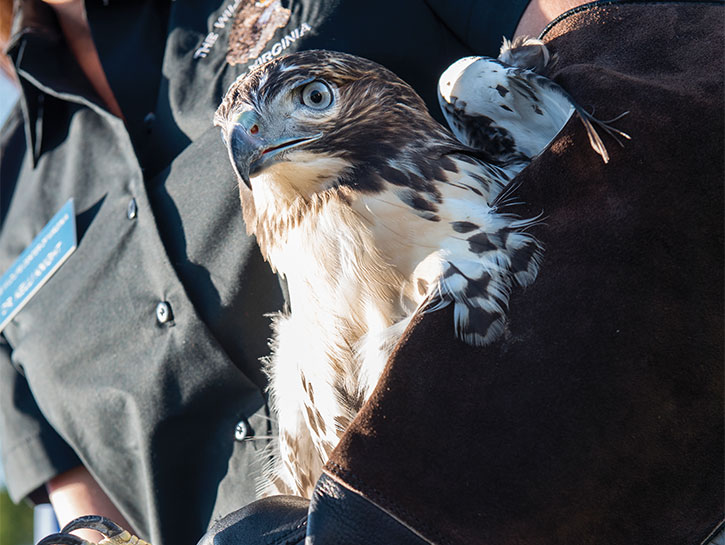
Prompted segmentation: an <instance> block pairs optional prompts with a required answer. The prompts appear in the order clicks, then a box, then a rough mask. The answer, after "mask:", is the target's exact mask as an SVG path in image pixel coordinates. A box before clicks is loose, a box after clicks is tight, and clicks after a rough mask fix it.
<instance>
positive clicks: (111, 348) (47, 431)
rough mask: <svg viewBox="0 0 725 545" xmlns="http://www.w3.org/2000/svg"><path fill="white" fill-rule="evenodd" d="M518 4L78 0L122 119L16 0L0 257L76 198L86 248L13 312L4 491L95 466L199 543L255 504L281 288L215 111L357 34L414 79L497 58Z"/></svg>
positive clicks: (356, 43)
mask: <svg viewBox="0 0 725 545" xmlns="http://www.w3.org/2000/svg"><path fill="white" fill-rule="evenodd" d="M526 3H527V2H525V1H518V2H511V3H508V4H507V5H506V6H505V7H500V6H499V3H498V2H484V1H475V0H466V1H464V0H460V1H456V2H451V1H450V0H429V1H422V0H400V1H398V2H388V1H382V0H372V1H368V2H359V1H341V0H338V1H325V2H321V1H315V0H300V1H297V0H290V1H288V2H279V1H271V2H270V1H267V2H264V3H262V2H260V3H255V2H253V1H252V0H225V1H223V2H220V1H219V0H210V1H199V2H162V1H153V2H150V1H139V0H104V1H101V0H87V1H86V10H87V14H88V19H89V23H90V27H91V31H92V33H93V37H94V41H95V42H96V45H97V48H98V52H99V56H100V59H101V62H102V64H103V67H104V70H105V72H106V75H107V78H108V81H109V83H110V86H111V88H112V89H113V92H114V94H115V96H116V98H117V100H118V102H119V104H120V107H121V109H122V111H123V112H124V116H125V123H124V121H122V120H120V119H118V118H116V117H115V116H113V115H112V114H110V113H109V112H108V111H107V110H106V108H105V107H104V105H103V104H102V102H101V101H100V99H99V97H98V96H97V95H96V94H95V92H94V91H93V89H92V88H91V86H90V85H89V83H88V82H87V81H86V79H85V77H84V76H83V74H82V72H81V71H80V69H79V67H78V65H77V64H76V61H75V59H74V57H73V56H72V55H71V53H70V51H69V49H68V48H67V46H66V44H65V42H64V40H63V38H62V35H61V33H60V31H59V28H58V25H57V21H56V20H55V16H54V14H53V12H52V10H51V9H49V8H48V7H47V6H46V5H44V4H42V3H41V2H39V1H37V0H24V1H22V2H21V3H20V8H19V13H18V14H17V16H16V21H15V25H14V37H13V38H12V40H11V44H10V47H9V53H10V55H11V57H12V59H13V60H14V63H15V66H16V70H17V73H18V76H19V78H20V82H21V86H22V96H21V100H20V106H21V110H18V111H16V112H15V113H14V114H13V115H12V116H11V118H10V120H9V122H8V124H7V125H6V127H5V129H4V130H3V138H2V162H1V163H0V184H1V187H0V190H1V191H0V193H2V199H0V207H1V208H0V212H1V213H2V218H1V219H0V221H1V224H0V225H1V226H2V231H0V272H4V271H6V270H7V269H8V268H9V267H10V265H11V263H12V262H13V260H14V259H15V258H17V256H18V255H19V254H20V253H21V252H22V251H23V249H25V248H26V247H27V246H28V245H29V244H30V242H31V240H32V239H33V237H34V236H35V235H36V234H37V233H38V232H39V231H40V230H41V229H42V227H43V226H44V225H45V224H46V223H47V222H48V220H49V219H50V218H51V217H52V216H53V215H54V214H55V213H56V212H57V211H58V210H59V209H60V208H61V206H62V205H63V204H64V203H65V202H66V201H67V200H68V199H70V198H73V199H74V201H75V209H76V222H77V230H78V248H77V250H76V251H75V253H73V254H72V255H71V257H70V258H69V260H68V261H67V262H66V263H65V264H64V265H63V266H62V267H61V268H60V269H59V270H58V271H57V272H56V273H55V275H54V276H52V277H51V278H50V280H49V281H48V283H47V284H46V285H45V286H44V287H42V288H41V289H40V290H39V291H38V292H37V293H36V294H35V295H34V296H33V298H32V299H31V300H30V302H29V303H28V304H27V306H26V307H25V308H24V309H23V310H22V311H21V312H20V313H19V314H18V315H17V316H16V317H15V319H14V320H13V321H12V322H11V323H10V324H9V325H8V326H7V327H6V328H5V330H4V331H3V334H2V337H1V339H2V340H1V341H0V385H1V386H0V388H1V390H0V392H1V395H0V399H1V401H0V403H1V404H2V411H1V413H0V432H1V434H2V435H1V436H0V437H1V441H0V442H1V444H2V456H3V461H4V464H5V469H6V473H7V481H8V487H9V490H10V493H11V495H12V497H13V498H14V499H15V500H19V499H21V498H23V497H26V496H28V495H29V494H31V493H32V492H33V491H34V490H36V489H38V488H39V487H41V486H42V485H43V483H45V482H46V481H48V480H49V479H50V478H52V477H53V476H55V475H57V474H59V473H60V472H63V471H65V470H68V469H70V468H72V467H75V466H77V465H78V464H81V463H82V464H83V465H85V466H86V467H87V468H88V469H89V471H90V472H91V474H92V475H93V476H94V477H95V478H96V480H97V481H98V482H99V484H100V485H101V486H102V487H103V489H104V490H105V491H106V493H107V494H108V495H109V497H110V498H111V499H112V500H113V501H114V502H115V503H116V505H117V506H118V507H119V508H120V510H121V511H122V512H123V514H124V515H125V516H126V518H127V519H128V520H129V522H130V523H131V524H132V525H133V526H134V528H135V529H136V530H137V531H138V533H139V534H140V536H142V537H143V538H144V539H150V540H151V541H152V542H153V543H154V544H155V545H163V544H164V543H166V544H169V543H175V544H180V543H192V542H195V541H196V540H197V539H198V538H199V537H200V535H201V534H202V533H203V532H204V531H205V530H206V528H207V526H208V524H209V522H210V521H211V520H213V519H215V518H218V517H219V516H221V515H224V514H226V513H228V512H230V511H232V510H233V509H236V508H238V507H239V506H241V505H243V504H245V503H247V502H249V501H251V500H252V499H253V498H254V495H255V494H254V493H255V478H256V477H257V476H258V475H259V474H260V470H261V468H260V464H261V462H262V461H263V459H264V457H263V452H262V451H263V449H264V447H265V445H266V442H267V439H266V437H268V436H269V435H270V433H272V432H273V426H271V424H270V422H271V420H270V415H269V414H268V410H267V407H266V403H265V395H264V387H265V377H264V374H263V373H262V371H261V368H260V364H259V358H260V357H262V356H263V355H265V354H266V353H267V339H268V336H269V331H268V322H269V318H268V317H265V314H267V313H270V312H274V311H276V310H278V309H280V308H281V306H282V303H283V298H282V295H281V292H280V288H279V283H278V281H277V279H276V277H275V276H274V275H273V274H272V273H271V271H270V269H269V267H268V265H267V264H266V263H264V262H263V260H262V259H261V257H260V255H259V253H258V250H257V248H256V246H255V243H254V241H253V239H251V238H250V237H248V236H247V235H246V233H245V228H244V225H243V222H242V218H241V210H240V205H239V199H238V191H237V182H236V180H235V179H234V175H233V172H232V169H231V166H230V164H229V161H228V159H227V157H226V151H225V149H224V146H223V145H222V143H221V139H220V137H219V132H218V129H216V128H214V127H213V126H212V123H211V120H212V116H213V113H214V111H215V109H216V107H217V105H218V104H219V102H220V100H221V98H222V96H223V94H224V92H225V90H226V89H227V88H228V87H229V85H230V84H231V83H232V82H233V81H234V80H235V79H236V78H237V77H238V76H239V75H240V74H243V73H245V72H246V71H247V70H248V69H249V67H252V66H254V65H255V63H257V62H263V61H265V60H268V59H269V58H273V57H275V56H277V55H280V54H283V53H285V52H291V51H294V50H297V49H300V48H304V49H310V48H327V49H336V50H341V51H346V52H349V53H353V54H357V55H361V56H364V57H367V58H370V59H372V60H375V61H377V62H379V63H381V64H383V65H385V66H387V67H388V68H390V69H392V70H393V71H395V72H397V73H398V74H399V75H400V76H401V77H402V78H403V79H405V80H407V81H408V82H410V83H411V84H412V85H413V86H414V87H415V88H416V89H417V90H419V92H420V93H421V94H422V96H423V97H424V99H425V100H426V102H427V103H428V105H429V108H430V109H431V111H432V112H433V113H434V115H436V116H438V117H440V115H439V114H438V110H437V105H436V102H435V85H436V81H437V78H438V75H439V74H440V73H441V72H442V70H443V69H444V68H445V67H446V66H447V65H448V64H450V63H451V62H452V61H454V60H455V59H457V58H459V57H461V56H465V55H470V54H473V53H483V54H489V55H495V54H496V52H497V49H498V46H499V43H500V39H501V36H502V35H505V34H506V35H510V34H511V33H512V32H513V29H514V27H515V25H516V23H517V21H518V18H519V16H520V15H521V12H522V11H523V9H524V7H525V5H526Z"/></svg>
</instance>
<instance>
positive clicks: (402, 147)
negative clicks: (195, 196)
mask: <svg viewBox="0 0 725 545" xmlns="http://www.w3.org/2000/svg"><path fill="white" fill-rule="evenodd" d="M215 125H217V126H219V127H221V131H222V138H223V139H224V141H225V143H226V145H227V149H228V152H229V158H230V160H231V162H232V164H233V166H234V169H235V171H236V173H237V175H238V177H239V179H240V181H241V182H243V184H244V185H246V187H247V188H249V189H252V190H253V192H254V195H255V201H257V200H258V199H257V193H258V192H260V193H261V192H265V191H268V192H269V191H271V192H273V193H274V196H275V199H276V200H277V206H279V204H280V200H281V201H288V202H291V201H292V200H294V199H296V198H299V197H302V198H303V199H307V198H310V197H312V196H313V195H314V194H317V193H320V192H324V191H325V190H327V189H330V188H339V187H347V188H350V189H353V190H357V191H362V192H374V191H378V190H380V189H381V187H382V184H383V183H384V180H387V181H388V182H391V183H393V184H397V185H410V186H411V187H414V186H415V184H416V183H418V181H417V180H415V179H411V175H410V173H411V172H417V173H418V175H419V176H421V181H422V179H426V178H427V179H433V178H435V174H436V173H435V172H433V176H429V174H430V170H431V169H435V168H436V166H435V165H436V163H437V161H436V160H437V159H438V158H440V156H441V154H442V153H444V152H440V151H439V152H438V153H436V150H435V149H433V148H435V147H440V146H443V147H450V146H453V147H458V148H460V147H461V145H460V144H459V143H457V142H456V141H455V140H454V139H453V137H452V135H450V133H448V132H447V131H446V130H445V129H443V127H442V126H441V125H439V124H438V123H437V122H436V121H435V120H433V119H432V118H431V117H430V115H429V114H428V112H427V109H426V106H425V104H424V102H423V101H422V100H421V98H420V97H419V96H418V95H417V94H416V93H415V91H413V90H412V89H411V88H410V86H408V85H407V84H406V83H405V82H403V81H402V80H401V79H399V78H398V77H397V76H395V75H394V74H393V73H392V72H390V71H388V70H386V69H385V68H383V67H382V66H380V65H378V64H376V63H374V62H372V61H369V60H366V59H362V58H359V57H355V56H353V55H348V54H343V53H336V52H331V51H302V52H298V53H293V54H290V55H287V56H285V57H280V58H277V59H275V60H273V61H271V62H269V63H267V64H264V65H262V66H260V67H259V68H257V69H256V70H254V71H252V72H250V73H249V74H247V75H246V76H244V77H242V78H240V79H238V80H237V81H236V82H235V83H234V84H233V85H232V86H231V87H230V89H229V90H228V92H227V94H226V96H225V98H224V101H223V102H222V104H221V105H220V106H219V109H218V110H217V112H216V115H215ZM401 165H405V166H406V167H410V168H402V166H401ZM437 168H440V167H437ZM403 171H405V173H404V174H403ZM241 185H242V184H240V186H241ZM416 189H417V188H416ZM240 191H242V194H243V195H242V200H243V201H244V193H245V191H246V190H245V188H244V187H240ZM256 204H257V206H258V207H259V202H257V203H256Z"/></svg>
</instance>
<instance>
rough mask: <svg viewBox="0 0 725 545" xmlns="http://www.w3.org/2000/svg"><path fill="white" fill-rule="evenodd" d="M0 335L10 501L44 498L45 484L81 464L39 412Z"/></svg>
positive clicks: (1, 417) (1, 421) (0, 401)
mask: <svg viewBox="0 0 725 545" xmlns="http://www.w3.org/2000/svg"><path fill="white" fill-rule="evenodd" d="M11 354H12V349H11V347H10V345H9V344H8V343H7V341H6V340H5V338H4V337H3V336H2V335H0V450H1V452H2V462H3V467H4V469H5V480H6V482H7V487H8V492H9V493H10V497H11V498H12V500H13V501H15V502H18V501H20V500H22V499H24V498H28V499H30V500H31V501H33V502H35V503H40V502H42V501H47V496H46V495H45V488H44V484H45V483H46V482H47V481H48V480H50V479H51V478H52V477H54V476H56V475H58V474H60V473H63V472H64V471H67V470H69V469H71V468H73V467H76V466H78V465H80V463H81V462H80V460H79V459H78V456H76V454H75V453H74V452H73V450H72V449H71V448H70V447H69V446H68V444H67V443H66V442H65V441H64V440H63V439H62V438H61V437H60V436H59V435H58V433H57V432H56V431H55V430H54V429H53V427H52V426H51V425H50V424H49V423H48V421H47V420H46V419H45V417H44V416H43V415H42V414H41V412H40V409H39V408H38V405H37V404H36V402H35V399H34V398H33V394H32V392H31V390H30V387H29V386H28V382H27V381H26V380H25V377H24V376H23V374H22V373H21V372H20V370H18V369H16V368H15V367H14V366H13V364H12V362H11Z"/></svg>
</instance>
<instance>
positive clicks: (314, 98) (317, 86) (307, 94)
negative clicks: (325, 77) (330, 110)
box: [302, 81, 332, 110]
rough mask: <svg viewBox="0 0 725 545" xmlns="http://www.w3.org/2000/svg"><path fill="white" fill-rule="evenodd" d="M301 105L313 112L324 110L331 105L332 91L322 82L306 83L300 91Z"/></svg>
mask: <svg viewBox="0 0 725 545" xmlns="http://www.w3.org/2000/svg"><path fill="white" fill-rule="evenodd" d="M302 104H304V105H305V106H307V107H308V108H312V109H313V110H324V109H325V108H327V107H328V106H330V104H332V90H331V89H330V88H329V87H328V86H327V84H326V83H324V82H322V81H313V82H311V83H308V84H307V85H305V86H304V88H303V89H302Z"/></svg>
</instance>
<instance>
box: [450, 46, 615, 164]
mask: <svg viewBox="0 0 725 545" xmlns="http://www.w3.org/2000/svg"><path fill="white" fill-rule="evenodd" d="M553 62H555V59H554V58H553V57H552V56H551V55H550V53H549V51H548V49H547V48H546V45H544V43H543V42H541V41H540V40H534V39H531V38H521V37H520V38H517V39H516V40H514V41H513V42H509V41H507V40H504V45H503V46H502V48H501V54H500V55H499V58H498V59H493V58H490V57H466V58H463V59H460V60H458V61H457V62H455V63H453V64H452V65H451V66H450V67H449V68H448V69H447V70H446V71H445V72H444V73H443V74H442V76H441V78H440V80H439V84H438V100H439V103H440V106H441V109H442V110H443V115H444V116H445V117H446V120H447V121H448V124H449V126H450V127H451V130H452V131H453V133H454V134H455V135H456V137H457V138H458V139H459V140H460V141H461V142H463V143H464V144H466V145H469V146H471V147H473V148H476V149H480V150H482V151H483V152H484V153H486V154H487V155H488V156H489V158H490V160H492V161H496V162H500V163H504V164H508V165H513V168H515V169H517V170H521V169H522V168H524V167H525V166H526V165H527V164H528V162H530V160H531V159H532V158H533V157H535V156H536V155H538V154H539V153H541V152H542V151H543V150H544V149H546V147H547V146H548V145H549V143H550V142H551V141H552V140H553V139H554V137H555V136H556V135H557V134H558V133H559V131H560V130H561V129H562V127H563V126H564V125H565V124H566V122H567V121H568V120H569V118H570V117H571V115H572V114H573V113H574V112H576V113H577V115H578V116H579V118H580V119H581V121H582V123H583V124H584V127H585V128H586V131H587V135H588V136H589V142H590V144H591V146H592V148H593V149H594V150H595V151H596V152H597V153H598V154H599V155H600V156H601V157H602V159H603V161H604V162H605V163H606V162H608V161H609V154H608V152H607V149H606V147H605V145H604V143H603V142H602V139H601V138H600V136H599V134H598V133H597V129H596V127H599V128H601V129H602V130H604V131H605V132H606V133H607V134H609V135H611V136H612V137H614V138H615V140H617V142H618V143H619V144H620V145H621V141H620V140H619V137H622V138H626V139H629V136H628V135H627V134H626V133H623V132H622V131H619V130H617V129H615V128H614V127H612V126H611V123H612V122H614V121H617V120H618V119H620V118H621V117H623V116H624V115H626V112H625V113H624V114H621V115H619V116H618V117H616V118H614V119H611V120H608V121H601V120H599V119H596V118H595V117H593V116H592V115H591V114H589V113H588V112H587V111H586V110H584V109H583V108H582V107H581V106H579V105H578V104H577V103H576V102H575V101H574V99H573V98H572V97H571V95H570V94H569V93H568V92H567V91H566V90H565V89H563V88H562V87H561V86H560V85H558V84H557V83H555V82H554V81H552V80H550V79H548V78H546V77H544V76H542V75H540V74H538V73H537V71H542V70H543V69H544V68H546V67H547V66H550V65H551V64H552V63H553Z"/></svg>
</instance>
